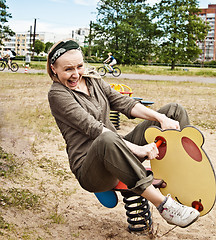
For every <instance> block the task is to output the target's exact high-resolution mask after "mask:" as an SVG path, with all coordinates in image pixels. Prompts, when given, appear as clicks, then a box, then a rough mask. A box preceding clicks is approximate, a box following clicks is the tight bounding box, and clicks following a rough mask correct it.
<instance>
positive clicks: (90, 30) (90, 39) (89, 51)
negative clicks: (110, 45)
mask: <svg viewBox="0 0 216 240" xmlns="http://www.w3.org/2000/svg"><path fill="white" fill-rule="evenodd" d="M91 42H92V21H90V29H89V46H88V56H89V57H91Z"/></svg>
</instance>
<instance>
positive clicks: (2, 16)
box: [0, 0, 15, 45]
mask: <svg viewBox="0 0 216 240" xmlns="http://www.w3.org/2000/svg"><path fill="white" fill-rule="evenodd" d="M7 10H8V6H7V5H6V0H0V22H1V24H0V45H3V42H2V40H3V39H5V40H8V39H9V38H10V37H11V36H13V35H14V34H15V33H14V32H13V31H12V30H11V29H10V28H9V26H8V25H7V22H8V19H9V18H12V16H11V14H10V13H8V12H7Z"/></svg>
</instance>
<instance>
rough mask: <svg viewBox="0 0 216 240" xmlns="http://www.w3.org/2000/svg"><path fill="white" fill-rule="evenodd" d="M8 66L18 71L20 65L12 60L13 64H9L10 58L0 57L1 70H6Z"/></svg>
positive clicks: (13, 70)
mask: <svg viewBox="0 0 216 240" xmlns="http://www.w3.org/2000/svg"><path fill="white" fill-rule="evenodd" d="M6 66H8V70H9V69H10V70H11V71H12V72H17V71H18V69H19V65H18V64H17V63H15V62H12V60H11V66H9V65H8V60H7V59H5V58H3V59H0V71H4V70H5V68H6Z"/></svg>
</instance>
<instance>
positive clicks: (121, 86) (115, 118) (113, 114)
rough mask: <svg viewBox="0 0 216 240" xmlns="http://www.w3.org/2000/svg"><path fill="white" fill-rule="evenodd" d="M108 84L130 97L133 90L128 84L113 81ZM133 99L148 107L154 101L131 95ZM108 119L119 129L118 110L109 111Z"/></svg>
mask: <svg viewBox="0 0 216 240" xmlns="http://www.w3.org/2000/svg"><path fill="white" fill-rule="evenodd" d="M110 86H111V87H112V88H113V89H115V90H116V91H118V92H120V93H121V94H123V95H128V96H129V97H132V94H133V91H132V89H131V88H130V87H129V86H127V85H125V84H115V83H111V84H110ZM133 99H135V100H137V101H139V102H140V103H142V104H143V105H145V106H147V107H150V106H151V105H152V104H154V102H152V101H144V100H143V99H142V98H140V97H133ZM110 120H111V122H112V123H113V125H114V126H115V128H116V129H117V130H119V129H120V113H119V112H118V111H110Z"/></svg>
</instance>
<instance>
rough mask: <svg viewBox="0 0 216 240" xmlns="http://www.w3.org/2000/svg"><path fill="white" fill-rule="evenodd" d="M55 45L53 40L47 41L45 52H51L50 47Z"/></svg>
mask: <svg viewBox="0 0 216 240" xmlns="http://www.w3.org/2000/svg"><path fill="white" fill-rule="evenodd" d="M52 46H53V43H52V42H46V43H45V50H44V52H45V53H48V52H49V50H50V48H51V47H52Z"/></svg>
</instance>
